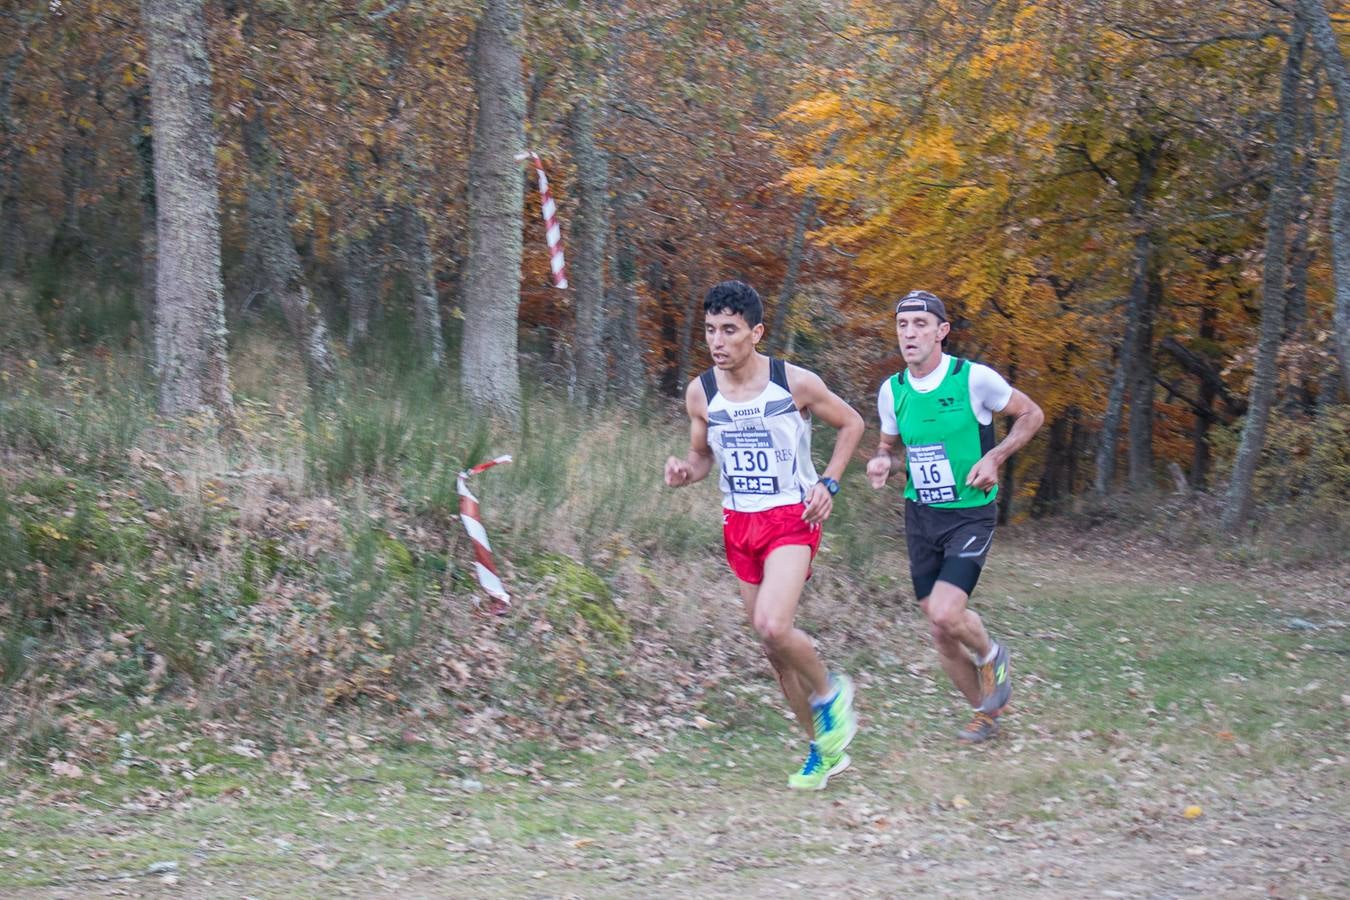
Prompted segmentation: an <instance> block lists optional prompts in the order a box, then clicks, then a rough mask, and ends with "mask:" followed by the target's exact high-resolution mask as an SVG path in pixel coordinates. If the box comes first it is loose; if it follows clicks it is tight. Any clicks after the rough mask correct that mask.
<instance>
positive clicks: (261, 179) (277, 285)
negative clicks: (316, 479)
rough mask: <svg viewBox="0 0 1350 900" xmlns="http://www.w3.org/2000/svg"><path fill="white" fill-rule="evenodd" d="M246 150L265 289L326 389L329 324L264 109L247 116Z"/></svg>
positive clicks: (315, 382)
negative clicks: (313, 291)
mask: <svg viewBox="0 0 1350 900" xmlns="http://www.w3.org/2000/svg"><path fill="white" fill-rule="evenodd" d="M243 137H244V152H245V153H246V154H247V156H248V166H249V180H248V196H247V201H246V202H247V210H248V229H249V241H250V243H251V244H252V245H253V253H252V255H253V257H254V258H255V259H256V260H257V262H258V264H259V266H260V268H261V270H262V271H261V273H260V274H261V275H262V279H263V289H264V290H265V291H266V292H267V293H268V294H270V295H271V297H272V299H273V300H275V301H276V302H277V303H278V304H279V305H280V306H281V312H282V315H284V316H285V318H286V325H287V326H288V327H289V328H290V331H291V335H292V337H294V338H295V340H296V341H297V342H299V344H300V353H301V358H302V359H303V360H304V363H305V380H306V381H307V382H308V383H309V388H310V390H311V391H313V392H315V393H319V394H322V393H326V392H327V391H328V389H329V388H330V387H331V386H332V382H333V378H334V377H335V376H336V374H337V365H336V363H335V362H334V360H333V352H332V350H331V348H330V347H329V337H328V323H327V322H325V321H324V316H323V311H322V310H321V309H319V305H318V304H317V303H315V302H314V299H313V297H312V296H311V295H310V290H309V285H308V284H306V282H305V273H304V269H303V268H302V267H301V265H300V255H299V254H298V253H296V250H295V241H294V240H293V239H292V237H291V227H290V219H289V216H288V215H287V213H286V203H285V191H284V187H283V186H282V184H281V177H280V176H281V173H280V171H279V167H278V165H277V161H276V153H275V151H274V149H273V147H272V142H271V140H270V139H269V137H268V134H267V124H266V123H265V122H264V121H263V118H262V111H261V110H259V109H256V108H255V109H254V110H253V111H252V113H251V115H250V116H249V117H248V118H247V119H245V120H244V127H243Z"/></svg>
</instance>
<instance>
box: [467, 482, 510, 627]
mask: <svg viewBox="0 0 1350 900" xmlns="http://www.w3.org/2000/svg"><path fill="white" fill-rule="evenodd" d="M510 461H511V457H509V456H499V457H497V458H496V459H490V460H488V461H487V462H484V463H479V464H478V465H476V466H474V467H473V468H472V469H469V470H468V471H467V472H460V473H459V483H458V487H459V520H460V521H461V522H463V523H464V530H465V531H467V532H469V538H470V539H471V540H472V541H473V555H474V568H475V569H476V570H477V571H478V583H479V584H481V585H482V586H483V590H484V592H486V593H487V595H488V596H489V597H491V598H492V603H491V604H489V606H488V611H489V612H493V613H496V614H497V615H503V614H505V613H506V611H507V610H508V609H510V608H511V595H510V594H508V593H506V587H505V586H504V585H503V584H502V579H501V576H500V575H498V574H497V564H496V563H495V562H493V561H492V545H491V544H489V543H488V537H487V531H485V530H484V529H483V523H482V522H480V521H479V519H478V498H477V497H475V496H474V495H473V493H472V492H471V491H470V490H469V476H470V475H477V474H478V473H479V472H483V471H485V470H487V469H490V468H492V467H493V466H496V465H500V464H501V463H509V462H510Z"/></svg>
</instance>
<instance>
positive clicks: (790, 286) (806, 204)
mask: <svg viewBox="0 0 1350 900" xmlns="http://www.w3.org/2000/svg"><path fill="white" fill-rule="evenodd" d="M818 202H819V200H818V199H817V197H816V192H815V191H814V190H811V191H807V192H806V196H804V197H803V198H802V205H801V206H800V207H799V208H798V209H797V217H796V221H795V222H793V225H792V240H791V241H789V242H788V253H787V270H786V271H785V272H784V273H783V286H782V288H780V289H779V291H778V303H777V304H776V305H775V306H774V310H773V328H772V330H771V331H770V333H769V352H771V353H775V354H780V355H781V354H782V353H783V352H784V351H785V350H786V349H787V346H788V344H789V343H791V342H790V341H789V340H788V333H787V332H788V329H789V328H790V327H792V326H791V325H790V324H789V323H790V322H791V321H792V298H793V297H794V296H795V295H796V293H797V274H798V273H799V272H800V271H801V266H802V257H803V256H804V255H805V252H806V229H807V228H808V227H809V226H810V224H811V222H812V220H814V219H815V217H816V205H817V203H818Z"/></svg>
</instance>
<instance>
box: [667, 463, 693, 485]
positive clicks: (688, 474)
mask: <svg viewBox="0 0 1350 900" xmlns="http://www.w3.org/2000/svg"><path fill="white" fill-rule="evenodd" d="M693 475H694V469H693V467H692V466H691V465H689V463H688V461H687V460H683V459H679V458H678V457H674V456H669V457H666V484H668V485H669V486H670V487H684V486H685V485H686V484H688V483H689V479H690V478H692V477H693Z"/></svg>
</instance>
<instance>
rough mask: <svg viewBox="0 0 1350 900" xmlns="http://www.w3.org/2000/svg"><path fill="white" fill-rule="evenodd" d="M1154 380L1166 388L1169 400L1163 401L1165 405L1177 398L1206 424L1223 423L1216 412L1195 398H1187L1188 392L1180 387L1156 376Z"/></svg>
mask: <svg viewBox="0 0 1350 900" xmlns="http://www.w3.org/2000/svg"><path fill="white" fill-rule="evenodd" d="M1153 380H1154V381H1156V382H1157V383H1158V384H1159V385H1161V386H1162V387H1164V388H1166V390H1167V400H1164V401H1163V402H1164V403H1166V402H1167V401H1168V400H1171V399H1173V398H1176V399H1177V400H1180V401H1182V402H1183V403H1185V404H1186V405H1187V406H1189V407H1190V408H1191V409H1192V410H1194V412H1195V414H1196V415H1197V416H1199V417H1200V418H1202V419H1204V420H1205V421H1206V422H1209V423H1210V424H1218V423H1220V422H1222V421H1223V419H1221V418H1220V417H1219V414H1218V413H1216V412H1215V411H1214V410H1212V409H1210V408H1209V407H1207V406H1205V405H1204V404H1203V403H1200V402H1199V401H1198V400H1196V399H1194V398H1193V397H1188V396H1186V392H1185V391H1183V390H1182V389H1181V388H1180V387H1178V386H1177V385H1176V383H1175V382H1171V381H1164V380H1163V379H1162V377H1161V376H1159V375H1156V374H1155V375H1154V376H1153Z"/></svg>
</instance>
